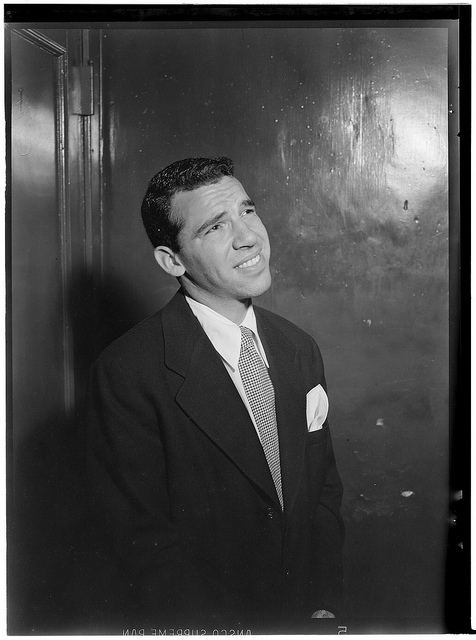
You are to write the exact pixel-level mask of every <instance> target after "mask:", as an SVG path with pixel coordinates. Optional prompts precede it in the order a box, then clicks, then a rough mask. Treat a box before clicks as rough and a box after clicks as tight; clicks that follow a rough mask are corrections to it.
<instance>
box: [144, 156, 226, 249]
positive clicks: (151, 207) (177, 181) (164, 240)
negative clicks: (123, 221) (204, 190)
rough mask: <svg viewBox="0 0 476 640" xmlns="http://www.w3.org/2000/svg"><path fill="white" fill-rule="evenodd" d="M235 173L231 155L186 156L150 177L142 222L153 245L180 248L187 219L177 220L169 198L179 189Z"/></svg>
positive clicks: (217, 180) (190, 189) (208, 182)
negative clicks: (218, 156) (181, 234)
mask: <svg viewBox="0 0 476 640" xmlns="http://www.w3.org/2000/svg"><path fill="white" fill-rule="evenodd" d="M232 175H233V161H232V160H230V159H229V158H225V157H222V158H185V159H184V160H177V162H173V163H172V164H170V165H169V166H168V167H165V169H162V171H159V172H158V173H156V174H155V176H154V177H153V178H152V179H151V180H150V182H149V185H148V187H147V192H146V194H145V196H144V199H143V201H142V207H141V214H142V222H143V223H144V227H145V230H146V232H147V235H148V236H149V240H150V241H151V242H152V244H153V246H154V247H158V246H165V247H169V249H172V251H174V252H178V251H180V245H179V242H178V235H179V233H180V231H181V230H182V227H183V224H184V221H183V220H174V219H173V217H172V215H171V213H172V212H171V205H170V201H171V199H172V196H173V195H174V194H176V193H178V192H180V191H193V190H194V189H197V188H198V187H203V186H205V185H208V184H214V183H216V182H219V181H220V180H221V178H223V177H224V176H232Z"/></svg>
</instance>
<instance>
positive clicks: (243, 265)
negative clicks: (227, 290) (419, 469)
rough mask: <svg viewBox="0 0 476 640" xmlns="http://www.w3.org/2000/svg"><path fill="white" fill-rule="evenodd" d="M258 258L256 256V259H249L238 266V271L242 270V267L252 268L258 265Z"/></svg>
mask: <svg viewBox="0 0 476 640" xmlns="http://www.w3.org/2000/svg"><path fill="white" fill-rule="evenodd" d="M259 258H260V257H259V255H257V256H256V258H251V260H247V261H246V262H243V264H239V265H238V269H243V267H252V266H253V265H254V264H258V262H259Z"/></svg>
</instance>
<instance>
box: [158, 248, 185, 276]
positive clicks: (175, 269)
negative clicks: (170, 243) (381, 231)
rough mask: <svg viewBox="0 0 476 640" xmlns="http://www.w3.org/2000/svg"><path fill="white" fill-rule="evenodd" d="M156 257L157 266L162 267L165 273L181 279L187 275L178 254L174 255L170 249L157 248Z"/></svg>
mask: <svg viewBox="0 0 476 640" xmlns="http://www.w3.org/2000/svg"><path fill="white" fill-rule="evenodd" d="M154 257H155V259H156V260H157V264H158V265H159V266H160V267H162V269H163V270H164V271H165V273H168V274H170V275H171V276H174V277H175V278H180V276H183V274H184V273H185V267H184V266H183V264H182V262H181V260H180V258H179V256H178V254H177V253H174V252H173V251H172V249H169V247H156V248H155V249H154Z"/></svg>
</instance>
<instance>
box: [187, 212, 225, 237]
mask: <svg viewBox="0 0 476 640" xmlns="http://www.w3.org/2000/svg"><path fill="white" fill-rule="evenodd" d="M224 215H226V211H222V212H221V213H217V214H216V215H215V216H213V218H209V219H208V220H205V222H204V223H203V224H202V225H201V226H200V227H199V228H198V229H197V230H196V231H195V235H196V236H199V235H200V234H201V233H202V231H205V229H206V228H207V227H213V225H214V224H216V223H217V222H220V220H221V219H222V218H223V216H224Z"/></svg>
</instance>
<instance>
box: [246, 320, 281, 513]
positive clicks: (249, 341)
mask: <svg viewBox="0 0 476 640" xmlns="http://www.w3.org/2000/svg"><path fill="white" fill-rule="evenodd" d="M240 329H241V351H240V358H239V360H238V369H239V372H240V375H241V381H242V382H243V386H244V388H245V392H246V397H247V398H248V402H249V403H250V407H251V411H252V412H253V416H254V419H255V422H256V426H257V429H258V433H259V435H260V439H261V444H262V446H263V450H264V454H265V456H266V460H267V462H268V465H269V469H270V471H271V476H272V477H273V481H274V485H275V487H276V492H277V494H278V498H279V502H280V503H281V509H284V500H283V489H282V484H281V463H280V460H279V440H278V426H277V421H276V409H275V404H274V388H273V383H272V382H271V379H270V377H269V374H268V370H267V368H266V365H265V364H264V362H263V360H262V359H261V357H260V356H259V354H258V352H257V351H256V349H255V345H254V342H253V334H252V331H251V329H248V328H247V327H240Z"/></svg>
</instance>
